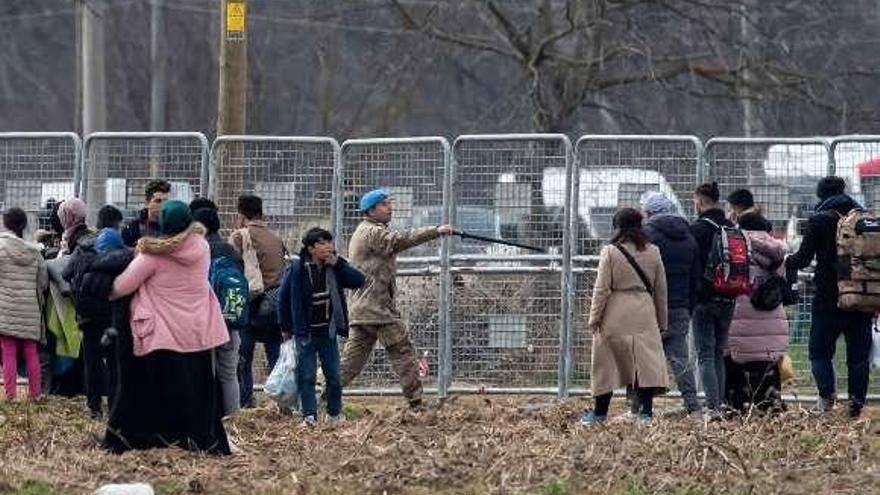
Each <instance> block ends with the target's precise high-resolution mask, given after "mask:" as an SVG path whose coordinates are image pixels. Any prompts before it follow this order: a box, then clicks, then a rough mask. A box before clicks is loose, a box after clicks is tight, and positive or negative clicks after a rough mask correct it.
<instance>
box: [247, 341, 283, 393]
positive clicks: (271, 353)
mask: <svg viewBox="0 0 880 495" xmlns="http://www.w3.org/2000/svg"><path fill="white" fill-rule="evenodd" d="M239 334H240V336H241V346H240V347H239V348H238V386H239V387H240V390H241V393H240V394H239V400H241V407H254V369H253V366H254V348H256V346H257V338H256V334H255V333H254V330H253V329H251V328H245V329H242V330H240V331H239ZM263 347H264V349H265V350H266V360H267V361H269V363H268V364H269V370H270V371H271V370H272V368H274V367H275V362H277V361H278V354H279V353H280V352H281V343H280V342H266V343H264V344H263Z"/></svg>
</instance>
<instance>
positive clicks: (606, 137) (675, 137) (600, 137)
mask: <svg viewBox="0 0 880 495" xmlns="http://www.w3.org/2000/svg"><path fill="white" fill-rule="evenodd" d="M585 141H666V142H690V143H693V144H694V146H696V147H698V148H699V147H702V146H703V141H701V140H700V138H698V137H697V136H694V135H691V134H661V135H651V134H584V135H583V136H581V137H579V138H578V140H577V144H576V145H575V146H576V147H580V144H581V143H582V142H585Z"/></svg>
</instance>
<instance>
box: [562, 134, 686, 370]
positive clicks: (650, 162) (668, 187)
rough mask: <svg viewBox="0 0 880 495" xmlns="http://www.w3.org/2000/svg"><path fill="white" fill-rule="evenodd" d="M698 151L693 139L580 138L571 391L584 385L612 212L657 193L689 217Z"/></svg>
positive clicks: (576, 198) (638, 137)
mask: <svg viewBox="0 0 880 495" xmlns="http://www.w3.org/2000/svg"><path fill="white" fill-rule="evenodd" d="M701 148H702V146H701V144H700V141H699V140H698V139H697V138H695V137H692V136H584V137H582V138H580V139H579V140H578V142H577V146H576V148H575V153H576V155H577V163H578V167H577V172H576V174H575V175H576V178H575V180H576V181H577V189H576V191H577V193H576V194H575V195H574V196H576V197H575V198H573V200H574V201H576V205H577V207H576V208H575V211H576V212H577V213H576V215H575V218H574V219H573V223H574V224H575V225H574V227H575V229H576V240H577V241H576V247H575V254H574V257H573V265H574V268H573V269H574V270H575V287H576V303H575V304H574V308H573V309H574V312H575V319H574V338H573V344H574V347H573V354H574V360H573V362H574V380H575V385H576V386H577V385H582V384H587V383H589V382H588V379H589V375H590V366H591V358H590V349H591V346H592V334H591V332H590V329H589V325H588V323H589V313H590V304H591V297H592V288H593V284H594V282H595V278H596V266H597V262H598V258H597V256H598V254H599V251H600V250H601V248H602V246H603V245H605V244H607V243H608V241H609V240H610V238H611V235H612V228H611V220H612V217H613V216H614V213H615V212H616V211H617V210H618V209H620V208H624V207H632V208H639V207H640V205H639V200H640V198H641V196H642V194H643V193H645V192H647V191H660V192H662V193H664V194H665V195H666V196H667V197H668V198H669V199H671V200H672V201H673V203H675V205H676V206H677V208H678V211H679V212H681V213H682V214H684V215H685V216H686V217H688V218H691V217H692V216H693V213H694V210H693V203H692V202H691V201H690V195H691V192H692V191H693V190H694V188H695V187H696V184H697V182H698V177H699V169H700V162H701ZM671 383H674V382H671Z"/></svg>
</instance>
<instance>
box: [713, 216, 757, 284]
mask: <svg viewBox="0 0 880 495" xmlns="http://www.w3.org/2000/svg"><path fill="white" fill-rule="evenodd" d="M703 220H705V221H707V222H709V223H710V224H712V225H713V226H714V227H715V229H716V232H715V237H714V238H713V239H712V250H711V251H709V259H708V260H707V261H706V271H705V273H704V276H705V277H706V279H707V280H708V281H709V283H710V284H712V290H714V291H715V293H716V294H718V295H719V296H723V297H729V298H735V297H736V296H742V295H749V294H751V293H752V281H751V278H750V277H749V266H750V264H751V258H752V244H751V242H750V241H749V236H747V235H746V234H745V232H743V231H742V230H741V229H740V228H739V227H724V226H721V225H718V224H717V223H715V222H713V221H712V220H709V219H708V218H703Z"/></svg>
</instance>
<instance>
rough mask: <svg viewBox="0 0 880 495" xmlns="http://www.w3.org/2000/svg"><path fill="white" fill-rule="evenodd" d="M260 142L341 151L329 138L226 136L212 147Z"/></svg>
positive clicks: (216, 141) (336, 143) (218, 137)
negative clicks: (303, 145) (319, 146)
mask: <svg viewBox="0 0 880 495" xmlns="http://www.w3.org/2000/svg"><path fill="white" fill-rule="evenodd" d="M239 142H259V143H304V144H329V145H331V146H333V149H335V150H338V149H339V142H338V141H336V139H335V138H332V137H329V136H258V135H254V134H226V135H223V136H217V138H216V139H214V143H213V144H212V145H211V150H212V151H213V150H214V149H216V148H217V145H219V144H222V143H239Z"/></svg>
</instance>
